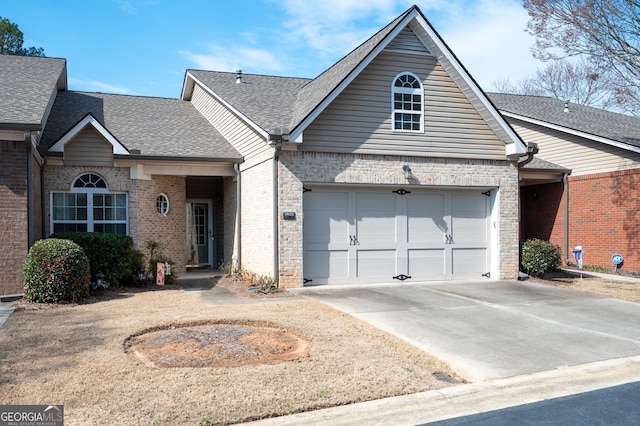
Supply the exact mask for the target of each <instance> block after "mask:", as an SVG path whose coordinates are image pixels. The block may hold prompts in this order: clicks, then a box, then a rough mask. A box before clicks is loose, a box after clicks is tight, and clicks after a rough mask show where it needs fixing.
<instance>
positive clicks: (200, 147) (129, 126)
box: [40, 91, 242, 162]
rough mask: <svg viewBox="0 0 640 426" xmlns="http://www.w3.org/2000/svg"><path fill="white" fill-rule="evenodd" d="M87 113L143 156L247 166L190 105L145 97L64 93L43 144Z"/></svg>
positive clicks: (175, 100) (58, 99)
mask: <svg viewBox="0 0 640 426" xmlns="http://www.w3.org/2000/svg"><path fill="white" fill-rule="evenodd" d="M88 114H91V115H92V116H93V117H94V118H95V119H96V120H98V122H100V124H101V125H102V126H103V127H104V128H105V129H107V130H108V131H109V132H110V133H111V134H112V135H113V136H114V137H115V138H116V139H117V140H118V141H119V142H120V143H121V144H122V145H124V146H125V147H126V148H127V149H128V150H129V151H131V150H133V149H137V150H140V154H141V155H142V156H149V157H167V158H168V159H170V158H176V159H180V158H181V159H185V158H193V159H196V158H197V159H201V160H206V159H216V160H218V161H222V160H224V161H233V162H240V161H242V156H241V155H240V154H239V153H238V151H236V150H235V148H233V147H232V146H231V144H229V142H227V140H226V139H224V138H223V137H222V135H221V134H220V133H218V131H216V130H215V129H214V128H213V127H212V126H211V125H210V124H209V122H208V121H207V120H206V119H205V118H204V117H203V116H202V115H201V114H200V113H199V112H198V111H197V110H196V109H195V107H194V106H193V105H192V104H191V103H190V102H186V101H182V100H179V99H167V98H152V97H142V96H128V95H110V94H103V93H87V92H75V91H65V92H60V93H58V96H57V98H56V101H55V103H54V105H53V109H52V113H51V118H50V120H49V122H48V123H47V126H46V128H45V131H44V132H43V134H42V138H41V140H40V145H41V146H43V147H49V146H51V145H52V144H54V143H55V142H57V141H58V140H59V139H60V138H61V137H63V136H64V135H65V134H66V133H67V132H69V130H71V129H72V128H73V127H74V126H75V125H76V124H77V123H78V122H80V121H81V120H82V119H83V118H85V117H86V116H87V115H88Z"/></svg>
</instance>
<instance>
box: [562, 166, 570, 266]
mask: <svg viewBox="0 0 640 426" xmlns="http://www.w3.org/2000/svg"><path fill="white" fill-rule="evenodd" d="M568 178H569V174H568V173H563V174H562V185H563V192H564V263H565V265H568V264H569V179H568Z"/></svg>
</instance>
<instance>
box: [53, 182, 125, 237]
mask: <svg viewBox="0 0 640 426" xmlns="http://www.w3.org/2000/svg"><path fill="white" fill-rule="evenodd" d="M127 204H128V203H127V194H126V193H125V192H110V191H109V185H107V181H106V180H105V179H104V178H103V177H102V176H100V175H98V174H96V173H86V174H83V175H81V176H79V177H78V178H76V180H75V181H74V182H73V184H72V185H71V190H70V191H68V192H52V193H51V232H52V233H58V232H103V233H107V234H125V235H126V234H127V233H128V216H129V215H128V206H127Z"/></svg>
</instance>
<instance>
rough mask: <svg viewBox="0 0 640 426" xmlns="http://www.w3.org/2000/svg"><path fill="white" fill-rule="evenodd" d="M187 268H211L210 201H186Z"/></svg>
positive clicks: (211, 228) (211, 218) (211, 214)
mask: <svg viewBox="0 0 640 426" xmlns="http://www.w3.org/2000/svg"><path fill="white" fill-rule="evenodd" d="M187 257H188V260H187V267H211V266H213V208H212V203H211V200H187Z"/></svg>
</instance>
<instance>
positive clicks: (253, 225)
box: [240, 159, 273, 277]
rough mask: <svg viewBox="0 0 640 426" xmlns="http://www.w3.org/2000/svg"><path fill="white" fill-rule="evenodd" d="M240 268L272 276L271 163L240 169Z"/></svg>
mask: <svg viewBox="0 0 640 426" xmlns="http://www.w3.org/2000/svg"><path fill="white" fill-rule="evenodd" d="M241 179H242V181H241V185H240V187H241V191H242V205H241V207H240V211H241V221H242V260H241V261H242V267H243V268H245V269H247V270H250V271H252V272H255V273H257V274H260V275H264V276H268V277H273V183H272V182H273V160H271V159H268V160H266V161H264V162H262V163H259V164H256V165H253V166H252V167H249V168H247V169H244V170H242V178H241Z"/></svg>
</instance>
